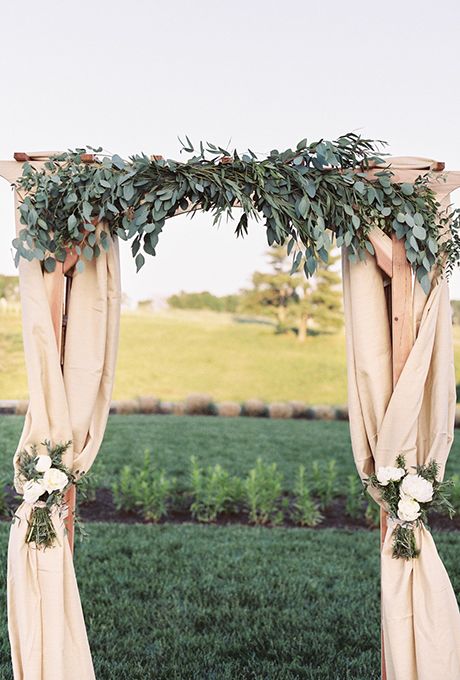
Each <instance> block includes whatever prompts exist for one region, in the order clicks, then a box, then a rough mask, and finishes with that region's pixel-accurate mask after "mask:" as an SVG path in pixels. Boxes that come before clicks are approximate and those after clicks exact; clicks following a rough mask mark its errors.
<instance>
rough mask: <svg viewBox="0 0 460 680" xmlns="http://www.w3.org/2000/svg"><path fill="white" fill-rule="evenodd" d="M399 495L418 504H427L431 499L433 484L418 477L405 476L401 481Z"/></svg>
mask: <svg viewBox="0 0 460 680" xmlns="http://www.w3.org/2000/svg"><path fill="white" fill-rule="evenodd" d="M401 493H403V494H404V495H405V496H409V497H410V498H414V499H415V500H416V501H418V502H419V503H428V502H429V501H431V499H432V498H433V484H432V483H431V482H429V481H428V480H427V479H424V478H423V477H421V476H420V475H407V477H405V478H404V479H403V481H402V484H401Z"/></svg>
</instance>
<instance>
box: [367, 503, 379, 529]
mask: <svg viewBox="0 0 460 680" xmlns="http://www.w3.org/2000/svg"><path fill="white" fill-rule="evenodd" d="M364 517H365V518H366V522H367V523H368V525H369V526H370V527H372V528H375V529H376V528H377V527H379V526H380V505H379V504H378V503H376V502H375V501H373V500H372V499H369V500H368V501H367V506H366V512H365V513H364Z"/></svg>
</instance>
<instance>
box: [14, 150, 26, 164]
mask: <svg viewBox="0 0 460 680" xmlns="http://www.w3.org/2000/svg"><path fill="white" fill-rule="evenodd" d="M13 158H14V160H15V161H18V163H25V162H26V161H30V156H29V155H28V154H26V153H24V151H15V152H14V154H13Z"/></svg>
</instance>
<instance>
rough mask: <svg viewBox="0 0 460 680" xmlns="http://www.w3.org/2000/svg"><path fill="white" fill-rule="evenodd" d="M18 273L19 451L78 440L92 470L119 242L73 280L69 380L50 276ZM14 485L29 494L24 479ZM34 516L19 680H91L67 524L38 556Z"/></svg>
mask: <svg viewBox="0 0 460 680" xmlns="http://www.w3.org/2000/svg"><path fill="white" fill-rule="evenodd" d="M16 213H17V211H16ZM17 219H18V218H17ZM20 228H21V226H20V224H19V221H18V223H17V229H18V230H19V229H20ZM100 228H101V226H100V225H99V226H98V229H100ZM19 275H20V289H21V301H22V314H23V336H24V351H25V357H26V366H27V375H28V383H29V393H30V401H29V409H28V412H27V415H26V418H25V423H24V429H23V432H22V436H21V439H20V442H19V446H18V450H17V452H19V451H20V450H21V449H23V448H29V447H30V446H31V445H33V444H38V445H40V444H41V442H43V441H44V440H50V441H51V443H52V444H59V443H63V442H66V441H71V442H72V444H71V446H70V448H69V449H68V450H67V452H66V453H65V455H64V462H65V464H66V465H67V466H68V467H69V468H70V469H72V470H73V471H74V472H77V471H78V473H79V474H81V473H83V472H84V473H86V472H88V470H89V469H90V468H91V465H92V463H93V461H94V459H95V458H96V455H97V453H98V450H99V447H100V445H101V442H102V439H103V436H104V431H105V426H106V422H107V417H108V413H109V408H110V401H111V394H112V386H113V381H114V372H115V363H116V354H117V347H118V335H119V316H120V297H121V296H120V270H119V255H118V244H117V242H116V241H114V242H112V241H111V242H110V248H109V250H108V252H105V251H102V252H101V254H100V256H99V257H98V258H96V259H94V260H93V261H91V262H86V263H85V270H84V271H83V272H82V273H76V274H74V276H73V282H72V293H71V297H70V305H69V314H68V323H67V332H66V342H65V361H64V371H63V373H62V371H61V365H60V357H59V353H58V348H57V344H56V339H55V334H54V329H53V324H52V317H51V310H50V304H49V303H50V301H49V295H48V293H49V291H48V281H49V275H47V274H43V272H42V267H41V263H40V262H38V261H37V260H34V261H32V262H27V261H26V260H24V259H22V260H21V262H20V266H19ZM16 486H17V490H18V491H19V492H21V488H20V483H19V480H17V479H16ZM30 512H31V506H30V505H28V504H26V503H23V504H22V505H21V506H20V508H19V509H18V510H17V512H16V514H17V516H18V520H16V521H15V522H14V523H13V525H12V528H11V533H10V541H9V549H8V619H9V621H8V626H9V634H10V642H11V652H12V662H13V671H14V678H15V680H93V679H94V677H95V676H94V670H93V664H92V660H91V653H90V649H89V645H88V640H87V635H86V629H85V623H84V619H83V613H82V609H81V605H80V597H79V593H78V586H77V582H76V579H75V572H74V566H73V560H72V554H71V551H70V546H69V543H68V539H67V537H66V535H65V528H64V525H63V520H62V518H59V517H58V516H57V515H54V517H53V521H54V525H55V529H56V533H57V539H58V540H57V541H56V545H55V546H53V547H52V548H48V549H46V550H42V549H37V548H36V547H35V545H33V544H27V543H26V542H25V534H26V531H27V520H28V518H29V516H30Z"/></svg>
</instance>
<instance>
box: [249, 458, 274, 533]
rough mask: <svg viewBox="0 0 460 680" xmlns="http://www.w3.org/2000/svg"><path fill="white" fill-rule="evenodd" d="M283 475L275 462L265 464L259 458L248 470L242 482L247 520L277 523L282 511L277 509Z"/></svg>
mask: <svg viewBox="0 0 460 680" xmlns="http://www.w3.org/2000/svg"><path fill="white" fill-rule="evenodd" d="M282 481H283V475H282V474H281V472H279V471H278V468H277V466H276V463H272V464H271V465H267V464H266V463H263V462H262V459H261V458H258V459H257V462H256V466H255V467H254V468H252V470H250V471H249V475H248V477H247V478H246V480H245V482H244V491H245V499H246V504H247V507H248V512H249V521H250V522H252V523H253V524H267V523H268V522H272V523H273V524H279V523H280V522H282V520H283V513H282V512H281V511H280V510H279V503H280V497H281V482H282Z"/></svg>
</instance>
